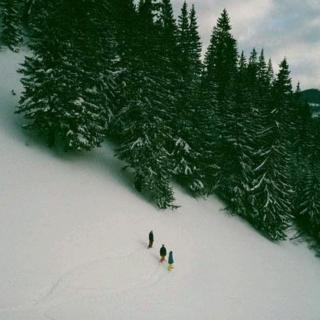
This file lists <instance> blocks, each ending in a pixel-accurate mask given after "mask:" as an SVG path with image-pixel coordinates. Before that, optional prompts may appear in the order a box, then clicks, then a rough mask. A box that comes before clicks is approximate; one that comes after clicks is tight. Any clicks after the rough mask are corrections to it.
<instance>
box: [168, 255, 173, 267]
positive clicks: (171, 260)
mask: <svg viewBox="0 0 320 320" xmlns="http://www.w3.org/2000/svg"><path fill="white" fill-rule="evenodd" d="M173 264H174V260H173V253H172V251H170V252H169V259H168V271H172V270H173V268H174V267H173Z"/></svg>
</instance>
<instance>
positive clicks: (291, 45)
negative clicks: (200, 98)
mask: <svg viewBox="0 0 320 320" xmlns="http://www.w3.org/2000/svg"><path fill="white" fill-rule="evenodd" d="M183 1H184V0H172V2H173V5H174V9H175V13H176V14H177V15H178V14H179V13H180V9H181V6H182V3H183ZM187 3H188V4H189V7H190V6H191V4H194V5H195V7H196V10H197V13H198V21H199V32H200V35H201V39H202V43H203V46H204V49H205V48H206V47H207V45H208V43H209V39H210V34H211V32H212V28H213V26H214V25H215V24H216V21H217V18H218V17H219V15H220V13H221V11H222V10H223V9H224V8H226V9H227V11H228V12H229V15H230V18H231V24H232V28H233V31H232V33H233V35H234V37H235V38H236V39H237V40H238V47H239V50H244V51H245V52H246V53H247V54H248V53H250V51H251V50H252V48H254V47H255V48H256V49H257V50H259V51H260V50H261V48H264V50H265V56H266V57H267V58H272V61H273V64H274V68H275V70H277V65H278V64H279V63H280V62H281V60H282V59H283V58H284V57H286V58H287V60H288V63H289V65H290V69H291V76H292V81H293V85H294V86H295V85H296V83H297V82H298V81H300V82H301V87H302V89H308V88H319V89H320V0H303V1H302V0H192V1H191V0H187Z"/></svg>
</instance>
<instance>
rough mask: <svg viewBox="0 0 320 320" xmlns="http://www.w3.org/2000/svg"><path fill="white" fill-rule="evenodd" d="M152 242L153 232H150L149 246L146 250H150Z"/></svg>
mask: <svg viewBox="0 0 320 320" xmlns="http://www.w3.org/2000/svg"><path fill="white" fill-rule="evenodd" d="M153 241H154V237H153V231H152V230H151V231H150V233H149V245H148V249H150V248H152V246H153Z"/></svg>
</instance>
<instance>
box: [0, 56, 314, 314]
mask: <svg viewBox="0 0 320 320" xmlns="http://www.w3.org/2000/svg"><path fill="white" fill-rule="evenodd" d="M24 54H25V52H20V53H19V54H13V53H11V52H8V51H3V52H1V53H0V97H1V99H0V169H1V171H0V173H1V174H0V201H1V202H0V219H1V223H0V320H48V319H49V320H108V319H112V320H113V319H115V320H122V319H123V320H128V319H133V320H135V319H137V320H138V319H139V320H143V319H153V320H158V319H159V320H163V319H175V320H176V319H177V320H179V319H183V320H187V319H190V320H194V319H201V320H206V319H207V320H234V319H237V320H319V319H320V303H319V302H320V260H319V259H317V258H315V257H314V254H313V252H312V251H309V250H308V249H307V247H306V246H305V245H304V244H294V243H292V242H284V243H281V244H273V243H271V242H269V241H268V240H266V239H264V238H263V237H262V236H260V235H259V234H258V233H257V232H255V231H254V230H253V229H252V228H251V227H250V226H248V225H247V224H246V223H245V222H243V221H242V220H240V219H238V218H236V217H231V216H230V215H227V214H225V212H223V210H222V209H223V205H222V204H221V203H220V202H219V201H218V200H217V199H215V198H214V197H212V198H210V199H209V200H207V201H205V200H195V199H192V198H191V197H189V196H187V195H186V194H185V193H184V192H183V191H182V190H180V189H179V188H175V189H176V197H177V203H178V204H180V205H182V208H180V209H179V210H178V211H176V212H172V211H170V210H169V211H165V212H162V211H159V210H157V209H156V208H155V207H154V206H152V205H151V204H150V203H148V202H146V201H145V200H144V199H143V197H142V196H141V195H140V194H138V193H136V192H135V191H134V190H133V188H132V187H131V183H132V182H131V181H130V177H128V176H127V175H126V173H125V172H123V171H122V170H121V167H122V165H123V164H122V163H120V162H119V161H118V160H116V159H115V158H114V157H113V155H112V149H111V147H110V146H108V145H106V146H105V147H104V148H102V149H100V150H98V151H96V152H92V153H89V154H83V155H70V154H64V153H61V154H59V153H54V152H53V151H51V150H49V149H48V148H46V147H45V146H44V145H43V144H41V143H40V142H38V141H37V140H36V139H34V138H32V137H31V136H30V135H28V134H26V133H25V132H23V130H22V129H20V128H19V126H20V120H19V117H18V116H16V115H14V114H13V111H14V105H15V104H16V103H17V100H18V95H17V96H13V95H12V94H11V93H10V92H11V89H14V90H15V91H17V92H18V93H19V92H20V90H21V86H20V84H19V76H18V75H17V74H16V73H15V70H16V69H17V67H18V63H19V62H22V60H23V55H24ZM151 229H152V230H153V231H154V234H155V247H154V249H151V250H147V249H146V246H147V237H148V233H149V231H150V230H151ZM162 243H164V244H166V246H167V248H168V249H169V250H173V251H174V258H175V260H176V264H175V269H174V271H173V272H171V273H169V272H168V271H167V269H166V266H165V265H159V261H158V258H159V257H158V250H159V248H160V246H161V244H162Z"/></svg>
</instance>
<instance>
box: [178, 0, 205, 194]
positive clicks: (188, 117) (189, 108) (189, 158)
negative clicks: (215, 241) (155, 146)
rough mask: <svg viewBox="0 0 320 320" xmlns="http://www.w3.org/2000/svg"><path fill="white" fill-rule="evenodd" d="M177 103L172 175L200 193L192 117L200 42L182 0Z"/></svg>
mask: <svg viewBox="0 0 320 320" xmlns="http://www.w3.org/2000/svg"><path fill="white" fill-rule="evenodd" d="M177 39H178V50H179V57H178V61H177V62H178V63H177V68H176V70H177V73H178V76H179V81H178V83H177V86H176V91H177V97H178V99H177V103H176V109H175V113H174V117H173V123H172V127H173V129H174V131H175V137H176V139H175V143H174V146H173V161H174V175H175V176H176V178H177V179H178V181H179V182H180V183H181V184H182V185H183V186H184V187H186V188H187V189H188V190H189V191H191V192H192V193H193V194H195V195H198V194H202V193H204V190H203V181H201V180H202V178H201V174H200V171H199V166H198V165H197V162H198V161H199V160H200V159H199V156H200V154H199V150H197V149H198V148H197V136H199V134H198V133H197V132H198V129H197V128H198V127H199V126H198V123H197V120H196V119H195V117H196V115H197V111H198V108H199V101H198V100H199V92H198V91H199V85H200V76H201V60H200V55H201V43H200V37H199V33H198V25H197V18H196V12H195V8H194V6H192V8H191V10H190V12H188V7H187V4H186V2H184V4H183V6H182V9H181V15H180V16H179V20H178V36H177Z"/></svg>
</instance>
